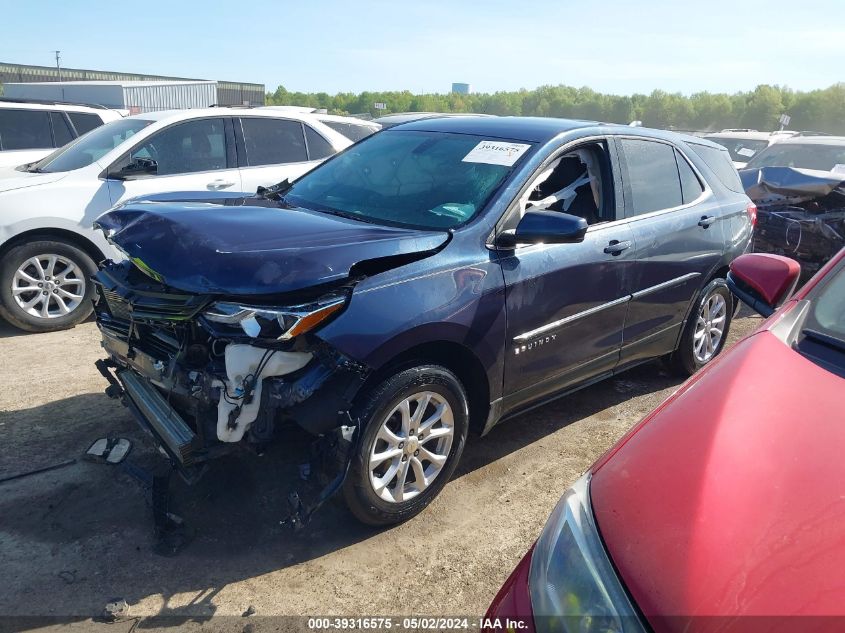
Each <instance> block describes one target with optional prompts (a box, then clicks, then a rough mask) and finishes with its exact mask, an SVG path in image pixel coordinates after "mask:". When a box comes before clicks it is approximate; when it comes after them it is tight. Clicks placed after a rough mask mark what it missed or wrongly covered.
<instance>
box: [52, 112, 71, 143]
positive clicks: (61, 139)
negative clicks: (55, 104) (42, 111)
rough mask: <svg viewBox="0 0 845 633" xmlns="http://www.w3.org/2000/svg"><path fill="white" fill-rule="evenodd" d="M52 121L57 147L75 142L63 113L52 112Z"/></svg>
mask: <svg viewBox="0 0 845 633" xmlns="http://www.w3.org/2000/svg"><path fill="white" fill-rule="evenodd" d="M50 119H51V120H52V121H53V139H54V140H55V142H56V147H61V146H62V145H67V144H68V143H70V142H71V141H72V140H73V138H74V137H73V131H72V130H71V129H70V127H68V124H67V121H66V120H65V117H64V115H63V114H62V113H61V112H51V113H50Z"/></svg>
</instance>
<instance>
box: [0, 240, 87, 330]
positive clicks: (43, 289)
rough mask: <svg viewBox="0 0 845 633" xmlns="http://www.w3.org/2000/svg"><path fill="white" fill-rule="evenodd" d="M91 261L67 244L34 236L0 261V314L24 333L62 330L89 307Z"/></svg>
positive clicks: (83, 316) (85, 314)
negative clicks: (37, 239) (24, 331)
mask: <svg viewBox="0 0 845 633" xmlns="http://www.w3.org/2000/svg"><path fill="white" fill-rule="evenodd" d="M96 272H97V266H96V264H95V263H94V261H93V260H92V259H91V258H90V257H89V256H88V255H87V254H86V253H85V252H83V251H82V250H80V249H79V248H77V247H76V246H73V245H72V244H68V243H67V242H61V241H53V240H39V241H37V242H28V243H26V244H21V245H20V246H15V247H13V248H11V249H10V250H9V251H8V252H7V253H6V254H5V256H4V257H3V259H2V261H0V316H2V317H3V318H4V319H5V320H6V321H8V322H9V323H11V324H12V325H14V326H15V327H17V328H20V329H22V330H26V331H27V332H51V331H53V330H63V329H66V328H69V327H73V326H74V325H76V324H78V323H81V322H82V321H84V320H85V319H86V318H87V317H88V315H90V314H91V311H92V310H93V303H92V299H93V296H94V284H93V283H92V282H91V279H90V278H91V275H93V274H94V273H96Z"/></svg>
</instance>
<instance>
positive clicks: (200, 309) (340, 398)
mask: <svg viewBox="0 0 845 633" xmlns="http://www.w3.org/2000/svg"><path fill="white" fill-rule="evenodd" d="M94 283H95V285H96V288H97V291H98V292H97V299H96V303H95V311H96V316H97V325H98V327H99V329H100V331H101V333H102V336H103V340H102V345H103V347H104V349H105V350H106V352H107V353H108V358H107V359H106V360H101V361H98V363H97V367H98V369H99V370H100V371H101V373H102V374H103V375H104V376H105V377H106V378H107V379H108V380H109V382H110V383H111V385H110V387H109V389H108V390H107V393H108V394H109V395H110V396H112V397H117V398H120V399H121V400H122V401H123V403H124V404H125V405H126V406H127V407H128V408H129V409H130V410H131V411H132V413H133V414H134V415H135V417H136V418H137V420H138V421H139V422H140V424H141V426H142V427H143V428H144V429H145V430H146V431H147V432H149V433H150V434H151V435H152V436H153V437H154V438H155V440H156V442H157V444H158V445H159V446H160V447H161V449H162V450H163V451H164V452H166V453H167V456H168V457H169V459H170V460H171V462H172V463H173V465H174V466H175V467H176V468H177V469H178V470H179V472H180V473H181V474H182V475H183V476H184V477H185V478H186V479H187V480H189V481H190V480H193V479H196V478H197V477H198V476H199V474H200V473H201V471H202V469H203V466H204V464H205V463H206V462H208V461H209V460H211V459H214V458H216V457H218V456H221V455H223V454H226V453H229V452H232V451H233V450H236V449H238V448H242V447H245V446H246V447H248V446H253V447H260V446H262V445H264V444H266V443H268V442H270V441H271V440H272V439H274V437H277V436H278V435H279V434H280V432H282V431H283V429H284V428H285V425H286V424H291V423H292V424H298V425H299V426H301V427H302V428H304V429H305V430H307V431H308V432H310V433H311V434H313V435H315V436H321V437H324V438H325V439H326V441H327V442H328V443H330V444H331V445H332V446H333V447H334V448H335V449H336V450H338V451H340V452H341V453H342V455H341V459H340V460H339V463H341V464H342V465H341V470H343V468H345V465H344V464H343V456H344V455H345V454H346V452H347V451H348V448H349V443H350V441H351V440H352V438H353V435H354V423H353V422H352V421H351V418H350V417H349V413H348V411H349V408H350V406H351V403H352V399H353V398H354V396H355V394H356V393H357V391H358V389H359V388H360V386H361V384H362V383H363V381H364V380H365V378H366V376H367V369H366V367H364V366H362V365H360V364H358V363H356V362H354V361H353V360H351V359H349V358H346V357H345V356H343V355H342V354H340V353H338V352H336V351H335V350H333V349H332V348H330V347H329V346H328V345H327V344H325V343H324V342H322V341H320V340H319V339H318V338H316V337H314V336H311V335H310V332H311V331H312V330H313V329H315V328H316V327H318V326H319V325H321V324H323V323H325V322H327V321H328V320H329V319H331V318H333V317H334V316H336V315H337V314H338V313H339V312H341V311H342V310H343V308H344V307H345V304H346V302H347V300H348V295H349V288H346V287H342V286H341V287H337V288H335V289H334V290H332V291H330V292H326V293H322V294H320V295H317V296H315V295H314V294H313V293H312V294H311V296H308V295H307V294H304V295H303V293H299V295H300V296H299V297H296V298H291V299H290V304H291V305H289V306H284V305H281V306H274V307H269V306H256V305H244V304H240V303H237V302H230V301H219V300H218V299H217V298H216V297H214V296H212V295H202V294H193V293H185V292H182V291H179V290H175V289H173V288H170V287H168V286H167V285H165V284H164V283H162V282H160V281H157V280H155V279H153V278H151V277H150V276H149V275H148V274H147V273H146V272H142V270H141V268H140V267H138V266H137V265H135V264H133V263H131V262H129V261H124V262H121V263H113V262H107V263H106V264H105V265H104V266H103V267H102V268H101V270H100V271H99V272H98V273H97V274H96V275H95V277H94ZM318 393H319V397H314V396H315V394H318Z"/></svg>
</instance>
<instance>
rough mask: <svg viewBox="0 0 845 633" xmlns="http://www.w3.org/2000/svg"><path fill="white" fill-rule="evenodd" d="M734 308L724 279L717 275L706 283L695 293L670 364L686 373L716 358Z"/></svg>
mask: <svg viewBox="0 0 845 633" xmlns="http://www.w3.org/2000/svg"><path fill="white" fill-rule="evenodd" d="M734 312H735V311H734V305H733V297H732V295H731V291H730V290H729V289H728V284H727V283H726V282H725V280H724V279H721V278H718V279H714V280H713V281H711V282H710V283H709V284H707V285H706V286H705V287H704V288H703V289H702V290H701V292H700V293H699V294H698V298H697V299H696V302H695V305H694V306H693V309H692V311H691V312H690V316H689V319H688V320H687V324H686V326H685V327H684V332H683V334H682V335H681V341H680V344H679V345H678V349H676V350H675V353H674V354H672V357H671V365H672V367H673V368H674V369H675V370H676V371H677V372H678V373H680V374H683V375H688V376H690V375H692V374H694V373H695V372H697V371H698V370H699V369H701V368H702V367H704V366H705V365H706V364H707V363H709V362H711V361H712V360H713V359H714V358H716V356H718V355H719V352H721V351H722V349H723V348H724V346H725V341H727V338H728V332H729V330H730V327H731V320H732V318H733V315H734Z"/></svg>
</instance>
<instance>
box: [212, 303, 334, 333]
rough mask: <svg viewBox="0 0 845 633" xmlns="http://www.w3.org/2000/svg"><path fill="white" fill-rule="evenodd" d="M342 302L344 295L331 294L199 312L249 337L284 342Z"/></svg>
mask: <svg viewBox="0 0 845 633" xmlns="http://www.w3.org/2000/svg"><path fill="white" fill-rule="evenodd" d="M346 299H347V297H346V295H344V294H331V295H327V296H325V297H321V298H320V299H317V300H316V301H313V302H311V303H305V304H301V305H295V306H289V307H279V308H276V307H266V306H249V305H242V304H239V303H230V302H226V301H219V302H217V303H215V304H213V305H212V306H211V307H210V308H208V309H207V310H206V311H205V312H203V317H205V318H206V319H207V320H209V321H212V322H214V323H223V324H226V325H239V326H240V328H241V329H242V330H243V331H244V332H245V333H246V334H247V335H248V336H250V337H252V338H270V339H275V340H278V341H287V340H289V339H292V338H294V337H296V336H299V335H300V334H305V333H306V332H310V331H311V330H313V329H314V328H316V327H317V326H318V325H321V324H322V323H324V322H325V321H326V320H327V319H329V318H330V317H331V316H333V315H335V314H337V313H338V312H340V311H341V310H342V309H343V307H344V305H345V304H346Z"/></svg>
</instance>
